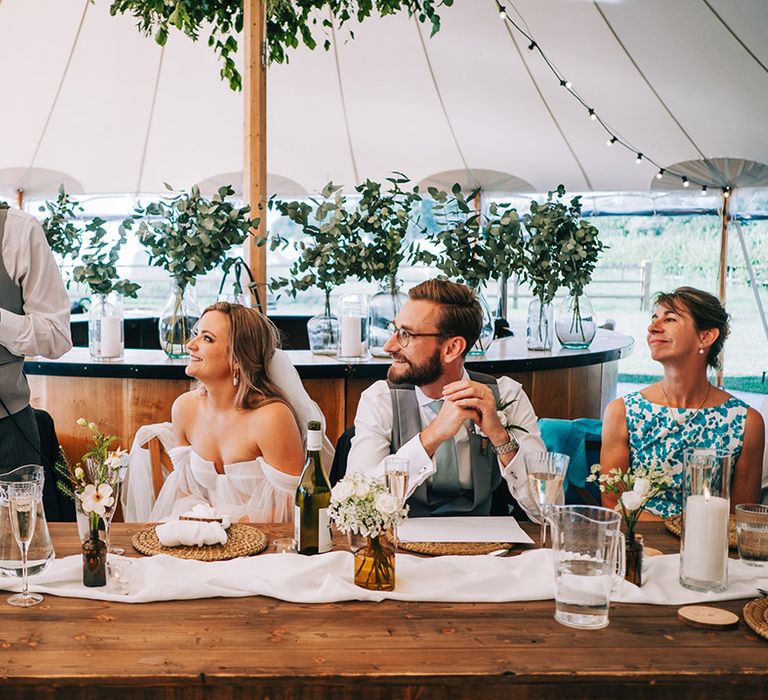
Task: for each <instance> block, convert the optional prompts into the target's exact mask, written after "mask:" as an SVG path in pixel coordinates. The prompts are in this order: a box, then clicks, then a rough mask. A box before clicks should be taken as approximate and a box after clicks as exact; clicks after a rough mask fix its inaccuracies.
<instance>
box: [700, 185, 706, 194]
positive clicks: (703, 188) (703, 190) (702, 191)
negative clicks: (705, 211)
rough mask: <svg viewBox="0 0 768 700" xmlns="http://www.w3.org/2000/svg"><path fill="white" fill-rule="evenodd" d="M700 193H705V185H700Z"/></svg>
mask: <svg viewBox="0 0 768 700" xmlns="http://www.w3.org/2000/svg"><path fill="white" fill-rule="evenodd" d="M701 193H702V194H706V193H707V186H706V185H702V186H701Z"/></svg>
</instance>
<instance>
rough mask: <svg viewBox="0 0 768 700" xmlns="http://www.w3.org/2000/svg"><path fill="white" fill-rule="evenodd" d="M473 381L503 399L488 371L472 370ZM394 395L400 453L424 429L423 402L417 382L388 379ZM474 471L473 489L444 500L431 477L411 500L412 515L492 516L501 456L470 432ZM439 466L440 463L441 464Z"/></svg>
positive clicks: (394, 422) (394, 424) (394, 449)
mask: <svg viewBox="0 0 768 700" xmlns="http://www.w3.org/2000/svg"><path fill="white" fill-rule="evenodd" d="M468 374H469V378H470V379H471V380H472V381H473V382H480V383H482V384H487V385H488V386H489V387H490V389H491V391H492V392H493V395H494V398H495V399H496V401H497V402H498V400H499V387H498V385H497V382H496V379H495V378H494V377H491V376H489V375H487V374H480V373H479V372H469V373H468ZM387 384H388V385H389V393H390V397H391V398H392V440H391V445H392V452H393V453H394V452H397V451H398V450H399V449H400V447H402V446H403V445H404V444H405V443H406V442H408V441H409V440H411V439H412V438H413V437H414V436H415V435H418V433H420V432H421V430H422V428H421V416H420V414H419V402H418V400H417V399H416V392H415V391H414V386H413V384H393V383H392V382H390V381H387ZM469 454H470V470H471V473H472V488H471V489H469V490H466V491H463V492H462V494H461V495H460V496H457V497H456V498H449V499H440V498H437V497H436V496H435V495H434V494H433V493H431V489H430V487H429V484H428V480H427V481H425V482H424V483H422V484H420V485H419V486H418V488H417V489H416V491H415V492H414V493H413V495H412V496H411V497H410V498H409V499H408V505H409V506H410V512H409V515H410V516H411V517H417V518H418V517H424V516H428V515H488V514H489V513H490V511H491V496H492V494H493V492H494V490H495V489H496V487H497V486H498V485H499V484H500V483H501V472H500V470H499V466H498V459H497V457H496V455H495V454H494V453H493V450H491V444H490V441H489V440H488V438H485V437H482V436H480V435H477V434H476V433H474V432H471V431H470V433H469ZM438 468H439V466H438Z"/></svg>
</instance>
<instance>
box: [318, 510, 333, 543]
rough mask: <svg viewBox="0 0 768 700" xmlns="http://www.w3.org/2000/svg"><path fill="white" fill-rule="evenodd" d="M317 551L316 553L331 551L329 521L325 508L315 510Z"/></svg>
mask: <svg viewBox="0 0 768 700" xmlns="http://www.w3.org/2000/svg"><path fill="white" fill-rule="evenodd" d="M317 551H318V553H322V552H330V551H331V521H330V519H329V518H328V509H327V508H320V509H319V510H318V511H317Z"/></svg>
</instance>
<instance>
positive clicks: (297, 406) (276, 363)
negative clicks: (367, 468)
mask: <svg viewBox="0 0 768 700" xmlns="http://www.w3.org/2000/svg"><path fill="white" fill-rule="evenodd" d="M267 374H268V375H269V378H270V379H271V380H272V381H273V382H274V383H275V384H276V385H277V386H278V387H279V388H280V390H281V391H282V392H283V395H284V396H285V398H286V399H287V400H288V403H289V404H290V405H291V408H293V410H294V412H295V413H296V418H297V420H298V422H299V429H300V430H301V438H302V440H303V441H304V444H305V445H306V442H307V423H309V421H311V420H319V421H320V422H321V423H322V425H323V466H324V467H325V470H326V472H328V471H329V470H330V468H331V462H333V453H334V449H333V444H332V443H331V441H330V440H329V439H328V437H327V436H326V434H325V416H324V415H323V412H322V411H321V410H320V406H318V405H317V404H316V403H315V402H314V401H313V400H312V399H311V398H310V396H309V394H308V393H307V390H306V389H305V388H304V385H303V384H302V383H301V377H299V373H298V372H297V371H296V368H295V367H294V366H293V363H292V362H291V359H290V358H289V357H288V354H287V353H286V352H285V351H283V350H275V354H274V355H272V358H271V359H270V361H269V364H268V365H267Z"/></svg>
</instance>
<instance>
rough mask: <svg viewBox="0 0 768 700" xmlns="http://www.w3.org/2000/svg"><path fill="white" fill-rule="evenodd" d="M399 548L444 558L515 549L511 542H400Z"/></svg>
mask: <svg viewBox="0 0 768 700" xmlns="http://www.w3.org/2000/svg"><path fill="white" fill-rule="evenodd" d="M398 547H399V548H400V549H404V550H405V551H407V552H415V553H416V554H431V555H433V556H442V555H448V554H489V553H490V552H495V551H496V550H499V549H510V548H511V547H514V545H513V544H512V543H511V542H403V541H400V542H398Z"/></svg>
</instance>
